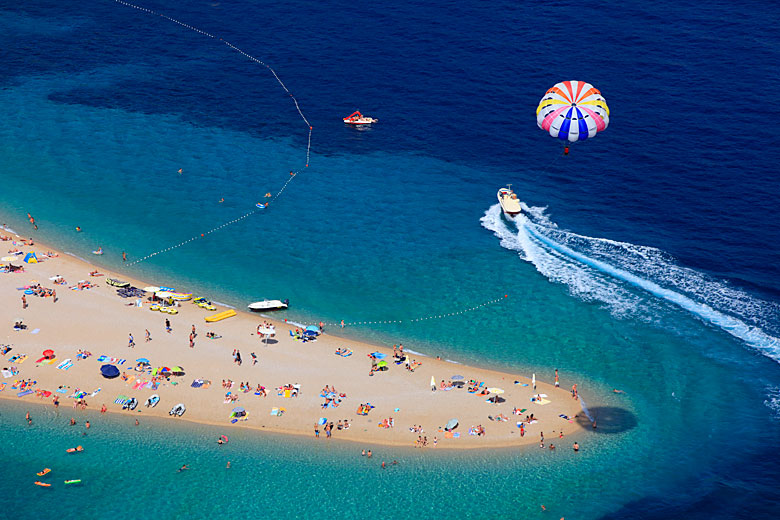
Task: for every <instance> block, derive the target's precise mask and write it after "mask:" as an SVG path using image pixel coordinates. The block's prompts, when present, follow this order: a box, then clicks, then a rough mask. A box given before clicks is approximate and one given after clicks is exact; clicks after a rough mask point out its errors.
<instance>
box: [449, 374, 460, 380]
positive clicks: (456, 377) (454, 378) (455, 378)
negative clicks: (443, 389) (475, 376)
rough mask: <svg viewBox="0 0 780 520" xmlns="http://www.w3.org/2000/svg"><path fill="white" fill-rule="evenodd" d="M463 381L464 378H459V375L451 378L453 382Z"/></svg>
mask: <svg viewBox="0 0 780 520" xmlns="http://www.w3.org/2000/svg"><path fill="white" fill-rule="evenodd" d="M462 379H463V376H458V375H455V376H452V377H451V378H450V380H451V381H461V380H462Z"/></svg>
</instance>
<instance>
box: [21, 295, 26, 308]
mask: <svg viewBox="0 0 780 520" xmlns="http://www.w3.org/2000/svg"><path fill="white" fill-rule="evenodd" d="M26 308H27V297H26V296H25V295H24V294H23V295H22V309H26Z"/></svg>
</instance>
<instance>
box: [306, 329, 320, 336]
mask: <svg viewBox="0 0 780 520" xmlns="http://www.w3.org/2000/svg"><path fill="white" fill-rule="evenodd" d="M303 333H304V334H306V335H307V336H316V335H317V331H315V330H304V331H303Z"/></svg>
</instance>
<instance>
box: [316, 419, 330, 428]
mask: <svg viewBox="0 0 780 520" xmlns="http://www.w3.org/2000/svg"><path fill="white" fill-rule="evenodd" d="M327 422H328V420H327V419H326V418H325V417H320V420H319V421H317V424H319V425H320V426H322V425H323V424H326V423H327Z"/></svg>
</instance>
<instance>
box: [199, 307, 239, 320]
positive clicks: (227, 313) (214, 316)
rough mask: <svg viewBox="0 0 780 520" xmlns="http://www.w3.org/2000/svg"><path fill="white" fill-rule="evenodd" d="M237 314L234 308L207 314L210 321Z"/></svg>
mask: <svg viewBox="0 0 780 520" xmlns="http://www.w3.org/2000/svg"><path fill="white" fill-rule="evenodd" d="M235 315H236V311H234V310H233V309H229V310H226V311H222V312H218V313H216V314H212V315H211V316H206V321H207V322H209V323H213V322H215V321H220V320H224V319H225V318H230V317H232V316H235Z"/></svg>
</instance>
